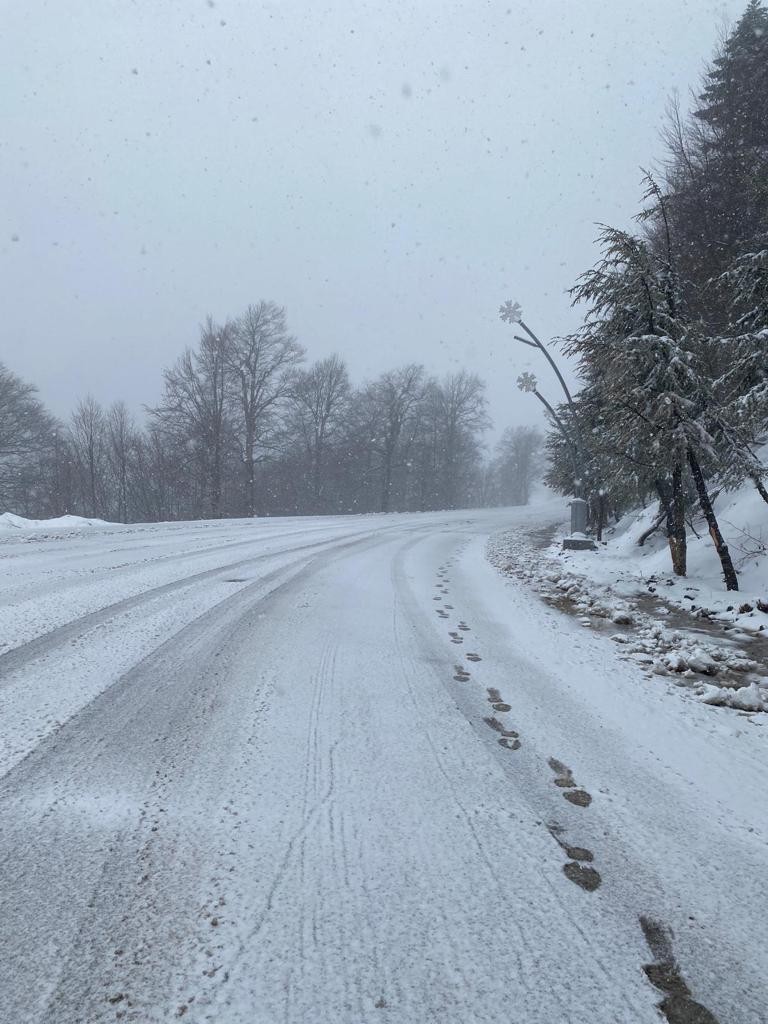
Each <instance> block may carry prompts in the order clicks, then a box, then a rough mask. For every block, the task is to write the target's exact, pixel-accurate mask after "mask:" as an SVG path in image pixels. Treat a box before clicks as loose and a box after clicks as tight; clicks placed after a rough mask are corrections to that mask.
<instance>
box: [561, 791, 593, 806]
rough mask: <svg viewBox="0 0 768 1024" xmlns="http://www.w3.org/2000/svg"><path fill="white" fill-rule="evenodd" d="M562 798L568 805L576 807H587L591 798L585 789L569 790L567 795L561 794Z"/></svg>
mask: <svg viewBox="0 0 768 1024" xmlns="http://www.w3.org/2000/svg"><path fill="white" fill-rule="evenodd" d="M563 796H564V797H565V799H566V800H567V801H568V802H569V803H571V804H575V805H576V806H577V807H589V805H590V804H591V803H592V797H591V795H590V794H589V793H588V792H587V791H586V789H569V790H568V792H567V793H563Z"/></svg>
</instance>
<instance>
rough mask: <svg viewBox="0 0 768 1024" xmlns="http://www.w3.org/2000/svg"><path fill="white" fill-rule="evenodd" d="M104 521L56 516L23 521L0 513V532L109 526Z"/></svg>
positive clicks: (20, 518) (11, 514)
mask: <svg viewBox="0 0 768 1024" xmlns="http://www.w3.org/2000/svg"><path fill="white" fill-rule="evenodd" d="M111 525H112V523H108V522H107V521H106V520H105V519H83V517H82V516H57V517H56V518H55V519H25V518H24V516H17V515H14V514H13V512H3V513H0V530H57V529H70V530H71V529H79V528H81V527H85V526H111Z"/></svg>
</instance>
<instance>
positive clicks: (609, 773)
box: [0, 504, 768, 1024]
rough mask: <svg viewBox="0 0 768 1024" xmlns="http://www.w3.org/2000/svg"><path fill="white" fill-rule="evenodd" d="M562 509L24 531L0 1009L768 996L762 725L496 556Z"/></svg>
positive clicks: (34, 1014)
mask: <svg viewBox="0 0 768 1024" xmlns="http://www.w3.org/2000/svg"><path fill="white" fill-rule="evenodd" d="M548 518H549V519H551V520H552V521H554V520H556V519H561V518H563V508H562V505H558V504H551V505H548V506H542V507H541V508H538V509H535V508H534V509H528V510H506V511H492V512H489V511H484V512H470V513H468V512H463V513H459V512H457V513H445V514H428V515H410V516H406V515H395V516H382V517H360V518H352V517H350V518H333V519H331V518H329V519H304V520H298V519H297V520H272V521H256V522H245V521H241V522H231V521H230V522H221V523H197V524H178V525H163V526H146V527H106V528H96V529H93V530H90V531H89V530H80V531H79V530H74V531H62V532H61V533H60V534H57V533H56V532H55V531H54V532H51V533H45V532H41V531H37V532H31V531H30V532H29V533H24V532H22V533H20V534H18V535H16V534H15V535H13V536H11V537H8V538H3V541H2V543H0V564H1V565H2V569H3V574H2V583H1V584H0V714H1V715H2V727H1V729H0V732H1V733H2V735H1V736H0V740H1V741H2V745H1V746H0V773H2V774H0V863H1V864H2V867H1V868H0V872H1V876H0V962H1V963H2V965H3V966H2V979H1V980H0V1022H2V1024H12V1022H13V1024H26V1022H48V1021H51V1022H52V1021H55V1022H56V1024H70V1022H76V1021H77V1022H83V1024H97V1022H106V1021H117V1020H122V1021H137V1022H141V1024H151V1022H156V1021H157V1022H160V1021H163V1022H165V1021H173V1020H176V1019H179V1018H184V1019H185V1020H186V1021H194V1022H202V1021H211V1022H216V1024H235V1022H237V1024H240V1022H242V1024H273V1022H275V1024H277V1022H286V1024H368V1022H371V1024H425V1022H432V1021H434V1022H440V1024H475V1022H477V1024H486V1022H487V1024H496V1022H498V1024H502V1022H503V1024H509V1022H511V1021H515V1022H520V1024H559V1022H572V1024H616V1022H622V1024H623V1022H627V1024H630V1022H632V1024H635V1022H649V1024H650V1022H653V1021H658V1020H660V1019H661V1018H660V1016H659V1014H660V1011H659V1009H658V1006H659V1004H661V1003H662V1002H663V1001H664V1000H666V1014H667V1017H668V1019H669V1020H671V1021H683V1022H685V1021H688V1022H699V1024H701V1022H705V1021H712V1020H716V1021H719V1022H720V1024H761V1022H762V1024H764V1022H765V1021H766V1020H768V1009H766V1008H768V913H766V898H765V880H766V878H767V877H768V808H767V805H768V800H767V799H766V796H765V764H766V761H767V759H766V752H767V751H766V736H767V735H768V731H767V730H766V727H765V726H764V725H763V724H762V722H761V720H760V719H759V718H757V717H755V716H752V717H749V718H748V717H746V716H741V715H737V714H736V713H735V712H730V711H725V710H723V709H716V708H710V707H706V706H704V705H699V704H695V703H693V702H690V701H686V700H684V699H683V698H682V697H679V696H678V695H677V694H676V693H670V692H667V686H666V684H665V683H663V682H662V681H659V682H658V684H657V683H655V682H654V683H653V684H649V682H648V681H647V680H645V679H644V678H643V677H641V675H640V674H639V672H636V671H635V670H634V669H633V668H632V667H631V666H628V665H627V664H626V663H625V662H622V661H620V660H619V659H618V657H617V655H616V653H615V651H614V650H613V648H612V645H610V644H609V643H608V642H607V641H606V640H605V639H604V638H602V637H597V636H592V635H591V634H589V633H588V632H587V631H586V630H584V629H583V628H581V627H580V626H579V625H578V624H577V623H576V622H574V621H573V620H572V619H569V618H568V617H566V616H564V615H562V614H560V613H558V612H556V611H554V610H552V609H548V608H546V607H545V606H543V605H542V604H540V603H539V602H537V601H536V600H535V599H534V598H532V597H531V596H530V595H529V594H527V593H526V592H525V591H524V590H523V589H522V588H521V586H520V585H519V584H517V583H515V582H510V581H508V580H504V579H502V578H501V577H500V576H499V575H498V574H497V572H496V570H494V569H493V568H492V567H491V566H490V565H489V564H488V563H487V561H486V560H485V557H484V548H485V543H486V541H487V538H488V537H489V535H491V534H493V533H495V532H497V531H499V530H504V529H509V528H510V526H513V525H514V524H515V522H519V523H520V524H521V525H525V524H528V525H531V524H540V523H542V522H546V521H547V519H548ZM704 1008H706V1009H704Z"/></svg>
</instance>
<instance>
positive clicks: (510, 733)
mask: <svg viewBox="0 0 768 1024" xmlns="http://www.w3.org/2000/svg"><path fill="white" fill-rule="evenodd" d="M483 721H484V722H485V724H486V725H487V726H489V728H491V729H493V731H494V732H499V733H501V735H502V736H503V737H504V738H507V739H517V737H518V735H519V734H518V733H516V732H515V730H514V729H507V728H506V727H505V726H504V723H503V722H500V721H499V720H498V718H484V719H483Z"/></svg>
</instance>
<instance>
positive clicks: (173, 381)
mask: <svg viewBox="0 0 768 1024" xmlns="http://www.w3.org/2000/svg"><path fill="white" fill-rule="evenodd" d="M489 427H490V420H489V417H488V413H487V401H486V397H485V385H484V383H483V381H482V380H480V378H479V377H478V376H477V375H476V374H474V373H470V372H467V371H465V370H461V371H458V372H456V373H453V374H449V375H447V376H444V377H442V378H437V377H435V376H433V375H429V374H428V373H427V372H426V370H425V369H424V367H423V366H421V365H419V364H416V363H412V364H408V365H405V366H401V367H398V368H396V369H394V370H389V371H387V372H385V373H382V374H381V375H380V376H378V377H377V378H375V379H374V380H371V381H368V382H366V383H364V384H362V385H361V386H359V387H355V386H354V385H353V384H352V382H351V380H350V376H349V372H348V368H347V366H346V364H345V362H344V360H343V359H342V358H341V357H339V356H338V355H331V356H328V357H327V358H324V359H320V360H318V361H316V362H314V363H312V364H311V365H307V364H306V356H305V351H304V349H303V347H302V346H301V345H300V344H299V343H298V341H297V340H296V339H295V338H294V337H293V336H292V334H291V333H290V331H289V329H288V325H287V319H286V313H285V310H284V309H283V308H282V307H281V306H279V305H278V304H277V303H275V302H272V301H266V300H265V301H260V302H258V303H255V304H254V305H251V306H249V307H248V308H247V309H246V310H245V312H244V313H243V314H242V315H240V316H238V317H235V318H233V319H230V320H227V321H226V322H224V323H216V322H215V321H214V320H213V319H212V318H208V319H207V320H206V322H205V323H204V324H203V325H202V327H201V331H200V338H199V341H198V343H197V345H196V346H195V347H193V348H188V349H187V350H186V351H185V352H184V353H183V354H182V355H181V356H180V357H179V358H178V359H177V361H176V362H175V363H174V364H173V365H172V366H170V367H168V368H167V369H166V370H165V371H164V373H163V382H162V393H161V398H160V401H159V402H158V403H157V405H155V406H154V407H151V408H148V409H146V410H145V416H144V417H143V419H142V422H141V423H139V422H138V421H137V419H136V417H135V416H134V415H133V414H132V413H131V411H130V410H129V409H128V407H127V406H126V404H125V403H124V402H116V403H114V404H113V405H111V406H110V407H109V408H104V407H103V406H102V405H101V404H100V403H99V402H97V401H96V400H95V399H94V398H93V397H90V396H88V397H86V398H84V399H82V400H81V401H79V402H78V404H77V406H76V408H75V410H74V412H73V413H72V415H71V417H70V419H69V421H68V422H67V423H61V422H59V421H57V420H56V419H55V418H54V417H53V416H51V415H50V414H49V413H48V412H47V411H46V409H45V408H44V406H43V404H42V403H41V401H40V400H39V398H38V396H37V393H36V390H35V388H34V386H32V385H31V384H29V383H26V382H24V381H22V380H21V379H20V378H19V377H18V376H17V375H15V374H14V373H12V372H11V371H10V370H8V369H6V368H5V367H2V366H0V510H11V511H14V512H16V513H18V514H20V515H24V516H28V517H33V518H45V517H48V516H56V515H61V514H63V513H73V514H79V515H83V516H88V517H97V518H103V519H108V520H114V521H120V522H138V521H165V520H178V519H197V518H219V517H223V516H254V515H297V514H298V515H305V514H315V515H316V514H331V513H337V514H338V513H361V512H389V511H417V510H419V511H421V510H433V509H452V508H458V507H467V506H470V505H491V504H525V503H527V501H528V498H529V494H530V488H531V484H532V482H533V480H534V478H535V477H536V475H537V474H538V473H539V471H540V468H541V464H540V460H539V452H540V449H541V444H542V437H541V435H540V434H539V433H538V432H537V431H536V430H534V429H532V428H525V427H518V428H513V429H510V430H507V431H506V432H505V433H504V435H503V436H502V439H501V441H500V442H499V444H498V445H497V446H496V450H495V452H494V454H493V457H491V458H488V456H487V453H486V450H485V446H484V437H485V435H486V432H487V430H488V429H489Z"/></svg>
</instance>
